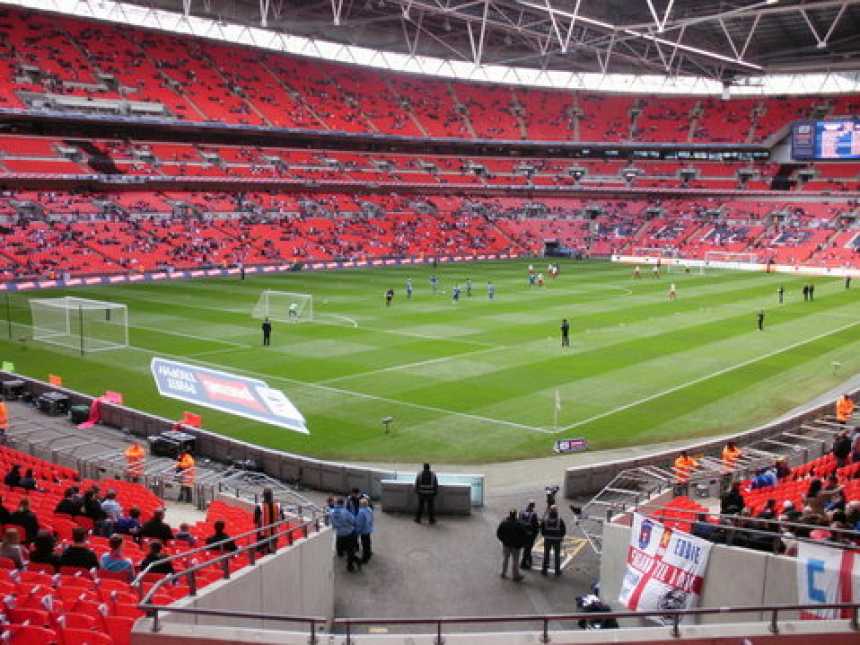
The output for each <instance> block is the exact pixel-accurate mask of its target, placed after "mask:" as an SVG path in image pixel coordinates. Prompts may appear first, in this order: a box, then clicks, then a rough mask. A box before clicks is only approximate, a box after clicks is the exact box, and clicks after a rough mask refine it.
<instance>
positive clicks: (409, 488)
mask: <svg viewBox="0 0 860 645" xmlns="http://www.w3.org/2000/svg"><path fill="white" fill-rule="evenodd" d="M434 509H435V511H436V513H438V514H440V515H471V514H472V487H471V486H469V485H468V484H439V494H438V495H436V500H435V507H434ZM382 510H383V511H385V512H386V513H414V512H415V511H417V510H418V495H416V494H415V485H414V484H413V483H412V482H406V481H389V480H385V481H383V482H382Z"/></svg>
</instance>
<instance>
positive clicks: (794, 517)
mask: <svg viewBox="0 0 860 645" xmlns="http://www.w3.org/2000/svg"><path fill="white" fill-rule="evenodd" d="M779 519H780V520H781V521H783V522H798V521H799V520H800V511H798V510H797V509H796V508H794V502H792V501H791V500H790V499H787V500H785V501H784V502H783V503H782V514H781V515H780V516H779Z"/></svg>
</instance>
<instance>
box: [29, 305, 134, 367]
mask: <svg viewBox="0 0 860 645" xmlns="http://www.w3.org/2000/svg"><path fill="white" fill-rule="evenodd" d="M30 323H31V327H32V332H33V340H34V341H36V342H42V343H48V344H50V345H57V346H60V347H66V348H68V349H73V350H77V351H80V352H81V353H82V354H87V353H90V352H101V351H106V350H111V349H122V348H123V347H128V308H127V307H126V306H125V305H122V304H119V303H116V302H109V301H103V300H90V299H88V298H74V297H71V296H66V297H63V298H31V299H30Z"/></svg>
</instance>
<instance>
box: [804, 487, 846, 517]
mask: <svg viewBox="0 0 860 645" xmlns="http://www.w3.org/2000/svg"><path fill="white" fill-rule="evenodd" d="M838 490H839V488H838V485H837V487H834V488H825V486H824V482H822V481H821V480H820V479H813V480H812V481H811V482H810V484H809V489H808V490H807V492H806V499H805V500H804V501H805V502H806V505H807V506H808V507H809V509H810V511H811V513H813V514H814V515H817V516H819V517H822V516H824V509H825V506H826V505H827V503H828V502H830V500H831V498H832V497H833V495H834V494H835V493H836V492H838Z"/></svg>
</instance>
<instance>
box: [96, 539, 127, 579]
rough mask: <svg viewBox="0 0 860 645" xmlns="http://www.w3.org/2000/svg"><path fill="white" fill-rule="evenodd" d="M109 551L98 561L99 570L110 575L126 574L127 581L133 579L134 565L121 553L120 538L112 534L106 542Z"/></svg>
mask: <svg viewBox="0 0 860 645" xmlns="http://www.w3.org/2000/svg"><path fill="white" fill-rule="evenodd" d="M108 544H109V545H110V551H108V552H107V553H104V554H103V555H102V557H101V560H100V561H99V564H100V565H101V568H102V569H103V570H105V571H110V572H112V573H123V572H125V573H127V574H128V579H129V580H131V579H132V578H133V577H134V565H133V564H132V562H131V560H130V559H129V558H127V557H125V554H123V552H122V545H123V542H122V536H121V535H118V534H116V533H114V534H113V535H111V536H110V540H109V541H108Z"/></svg>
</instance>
